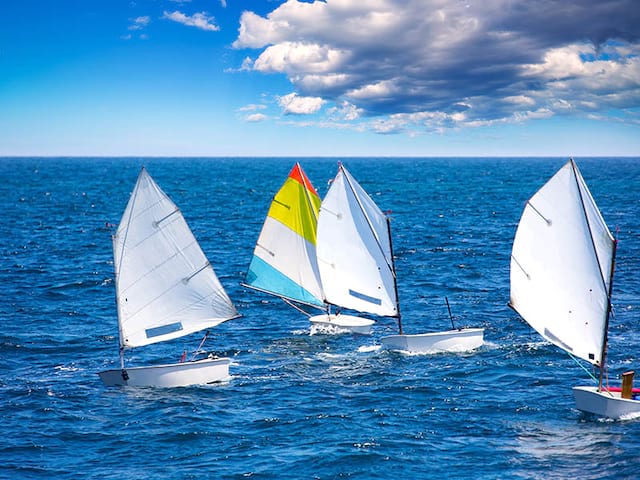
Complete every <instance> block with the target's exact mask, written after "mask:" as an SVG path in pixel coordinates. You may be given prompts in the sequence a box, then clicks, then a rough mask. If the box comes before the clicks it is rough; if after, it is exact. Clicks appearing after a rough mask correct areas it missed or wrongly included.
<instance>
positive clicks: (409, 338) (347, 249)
mask: <svg viewBox="0 0 640 480" xmlns="http://www.w3.org/2000/svg"><path fill="white" fill-rule="evenodd" d="M317 256H318V267H319V270H320V279H321V281H322V286H323V290H324V295H325V297H324V298H325V301H326V302H327V303H329V304H333V305H336V306H338V307H340V308H348V309H353V310H357V311H360V312H368V313H372V314H375V315H379V316H383V317H394V318H397V320H398V328H399V334H398V335H390V336H386V337H383V338H382V339H381V341H382V345H383V347H385V348H389V349H394V350H402V351H409V352H435V351H451V350H456V351H464V350H471V349H474V348H477V347H478V346H480V345H482V336H483V331H484V330H483V329H462V330H453V331H450V332H441V333H427V334H416V335H406V334H404V333H403V331H402V317H401V314H400V303H399V300H398V285H397V278H396V269H395V263H394V258H393V244H392V239H391V224H390V221H389V217H388V216H387V215H385V214H384V213H383V212H382V211H381V210H380V208H379V207H378V206H377V205H376V204H375V202H374V201H373V200H372V199H371V197H370V196H369V195H368V193H367V192H366V191H365V190H364V189H363V188H362V186H360V184H359V183H358V182H357V181H356V179H355V178H353V176H352V175H351V174H350V173H349V171H348V170H347V169H346V168H345V167H344V165H342V164H341V163H340V164H338V173H337V175H336V177H335V179H334V180H333V182H332V184H331V187H330V188H329V191H328V192H327V194H326V196H325V198H324V200H323V201H322V206H321V207H320V215H319V218H318V236H317ZM311 321H316V322H322V321H323V320H322V319H319V320H314V319H313V318H312V319H311Z"/></svg>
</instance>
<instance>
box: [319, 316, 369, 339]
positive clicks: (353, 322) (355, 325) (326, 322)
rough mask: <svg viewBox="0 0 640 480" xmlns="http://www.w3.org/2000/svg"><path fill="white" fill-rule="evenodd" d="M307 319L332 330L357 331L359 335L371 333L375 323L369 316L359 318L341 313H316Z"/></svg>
mask: <svg viewBox="0 0 640 480" xmlns="http://www.w3.org/2000/svg"><path fill="white" fill-rule="evenodd" d="M309 321H310V322H311V323H312V324H313V325H316V326H320V327H323V328H328V329H331V330H333V331H338V332H344V333H358V334H361V335H369V334H371V326H372V325H373V324H374V323H376V322H374V321H373V320H371V319H370V318H360V317H354V316H352V315H342V314H340V315H335V314H329V315H326V314H325V315H316V316H314V317H311V318H309Z"/></svg>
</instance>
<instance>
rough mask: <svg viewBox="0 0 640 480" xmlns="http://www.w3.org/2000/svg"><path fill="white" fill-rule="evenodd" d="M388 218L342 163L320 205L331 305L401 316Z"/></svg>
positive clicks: (322, 259) (320, 250)
mask: <svg viewBox="0 0 640 480" xmlns="http://www.w3.org/2000/svg"><path fill="white" fill-rule="evenodd" d="M389 241H390V240H389V230H388V226H387V219H386V217H385V215H384V214H383V213H382V212H381V211H380V209H379V208H378V207H377V205H376V204H375V203H374V202H373V200H371V198H370V197H369V195H368V194H367V193H366V192H365V191H364V190H363V189H362V187H361V186H360V185H359V184H358V182H356V180H355V179H354V178H353V177H352V176H351V175H350V174H349V172H347V170H346V169H345V168H344V167H343V166H342V165H341V166H340V168H339V170H338V174H337V175H336V178H335V179H334V181H333V184H332V185H331V188H330V189H329V191H328V192H327V195H326V196H325V198H324V200H323V201H322V205H321V207H320V215H319V217H318V236H317V245H316V248H317V254H318V268H319V270H320V279H321V281H322V288H323V290H324V294H325V299H326V301H327V302H329V303H331V304H334V305H337V306H340V307H344V308H351V309H354V310H358V311H361V312H369V313H374V314H377V315H382V316H393V317H395V316H397V315H398V311H397V299H396V294H395V278H394V277H395V273H394V271H393V267H392V265H393V263H392V259H391V246H390V243H389Z"/></svg>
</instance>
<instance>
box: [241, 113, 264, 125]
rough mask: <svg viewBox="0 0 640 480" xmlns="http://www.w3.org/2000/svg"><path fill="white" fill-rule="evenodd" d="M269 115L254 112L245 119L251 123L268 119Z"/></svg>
mask: <svg viewBox="0 0 640 480" xmlns="http://www.w3.org/2000/svg"><path fill="white" fill-rule="evenodd" d="M267 118H268V117H267V116H266V115H265V114H264V113H252V114H250V115H247V116H245V117H244V119H245V121H247V122H251V123H257V122H262V121H264V120H266V119H267Z"/></svg>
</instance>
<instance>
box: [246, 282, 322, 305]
mask: <svg viewBox="0 0 640 480" xmlns="http://www.w3.org/2000/svg"><path fill="white" fill-rule="evenodd" d="M240 285H242V286H243V287H246V288H250V289H251V290H255V291H256V292H262V293H266V294H267V295H271V296H273V297H278V298H280V299H281V300H284V299H285V298H286V299H287V300H289V301H294V302H298V303H300V304H302V305H307V306H309V307H312V308H317V309H318V310H325V308H324V306H321V305H316V304H313V303H309V302H304V301H302V300H297V299H289V298H288V297H285V296H283V295H280V294H278V293H274V292H270V291H269V290H265V289H264V288H260V287H256V286H254V285H249V284H248V283H245V282H242V283H241V284H240ZM314 298H315V297H314Z"/></svg>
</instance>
